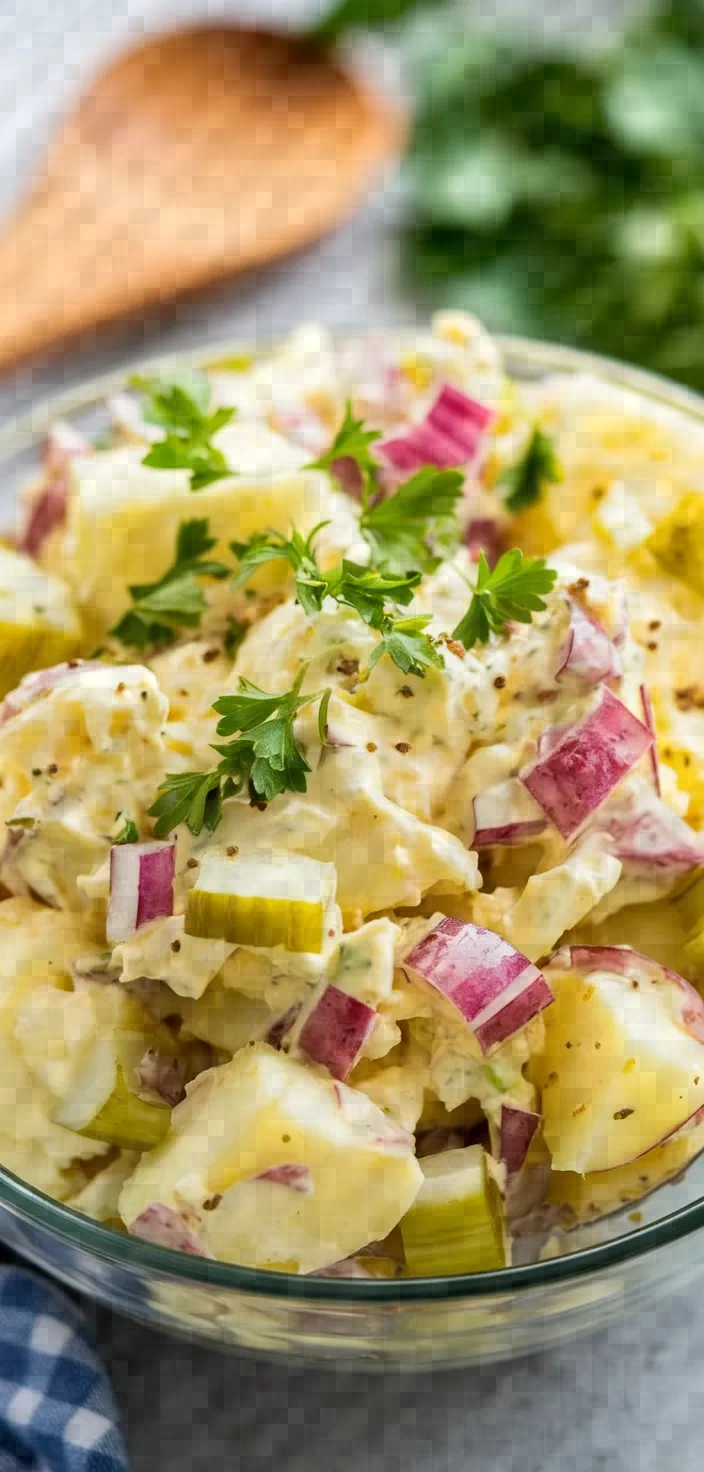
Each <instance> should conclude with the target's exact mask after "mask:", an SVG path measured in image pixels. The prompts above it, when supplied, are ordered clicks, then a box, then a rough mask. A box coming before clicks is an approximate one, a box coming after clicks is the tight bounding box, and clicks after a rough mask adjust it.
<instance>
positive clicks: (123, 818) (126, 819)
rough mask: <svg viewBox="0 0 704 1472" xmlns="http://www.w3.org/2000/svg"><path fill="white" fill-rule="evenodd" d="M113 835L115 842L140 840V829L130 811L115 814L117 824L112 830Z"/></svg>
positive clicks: (135, 841)
mask: <svg viewBox="0 0 704 1472" xmlns="http://www.w3.org/2000/svg"><path fill="white" fill-rule="evenodd" d="M111 837H112V842H113V844H119V843H137V842H138V840H139V830H138V828H137V824H136V823H135V821H134V819H133V818H131V817H130V815H129V813H125V812H119V813H116V814H115V826H114V828H113V830H112V835H111Z"/></svg>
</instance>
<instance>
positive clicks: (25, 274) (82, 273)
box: [0, 181, 154, 369]
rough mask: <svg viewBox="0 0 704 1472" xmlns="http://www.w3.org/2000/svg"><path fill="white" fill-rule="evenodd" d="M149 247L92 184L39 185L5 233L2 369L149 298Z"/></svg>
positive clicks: (0, 291) (0, 247)
mask: <svg viewBox="0 0 704 1472" xmlns="http://www.w3.org/2000/svg"><path fill="white" fill-rule="evenodd" d="M107 188H108V189H109V181H107ZM116 226H117V227H118V228H116ZM141 254H142V252H141V251H140V245H139V243H138V242H136V241H134V240H132V241H130V239H129V237H128V232H127V231H125V230H124V228H123V230H122V232H121V231H120V230H119V222H116V221H115V220H114V219H113V220H112V222H111V225H110V230H109V233H108V232H106V228H105V223H104V220H103V218H101V215H100V212H99V211H98V210H97V209H96V201H95V196H94V194H93V192H92V190H91V189H90V188H88V189H87V190H86V191H85V192H82V191H80V190H79V189H76V188H74V190H73V191H68V190H66V189H65V188H64V189H63V190H62V191H61V193H60V194H59V193H55V192H54V191H52V190H51V189H50V188H47V187H44V188H41V189H38V190H36V191H34V193H33V194H32V195H31V196H30V197H29V198H28V199H27V201H26V202H25V203H24V204H23V205H22V206H21V207H20V209H19V211H18V212H17V214H16V215H15V217H14V219H13V220H12V221H11V222H10V224H9V225H8V226H7V227H6V229H5V231H4V232H3V233H2V234H0V369H3V368H7V367H10V366H11V365H13V364H15V363H18V362H20V361H21V360H22V359H23V358H27V357H29V356H30V355H32V354H34V353H38V352H42V351H45V350H46V349H49V348H53V347H56V346H57V345H58V344H60V343H62V342H64V341H65V340H66V339H67V338H70V337H73V336H74V335H75V334H78V333H80V332H82V331H85V330H86V329H87V328H89V327H91V328H92V327H97V326H98V325H100V324H102V323H105V322H107V321H109V320H110V319H111V318H112V317H115V316H118V315H121V314H122V313H124V312H129V311H131V310H135V309H136V308H137V307H139V306H141V305H143V304H144V300H145V298H144V292H143V290H141V291H140V276H141V273H140V271H139V266H140V265H141ZM135 265H136V266H137V272H136V278H137V279H134V275H133V269H132V270H131V267H132V268H134V267H135ZM131 276H132V277H133V279H132V280H131V279H130V278H131ZM153 297H154V292H152V299H153Z"/></svg>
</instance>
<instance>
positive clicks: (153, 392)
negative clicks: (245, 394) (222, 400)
mask: <svg viewBox="0 0 704 1472" xmlns="http://www.w3.org/2000/svg"><path fill="white" fill-rule="evenodd" d="M130 382H131V386H132V387H133V388H137V389H140V390H141V392H142V393H143V395H144V400H143V404H142V413H143V415H144V418H145V419H146V420H147V423H148V424H155V425H157V426H158V427H159V429H163V430H164V438H163V439H161V440H157V442H156V444H154V445H152V446H151V448H150V449H149V451H148V452H147V454H146V455H145V456H144V460H143V462H142V463H143V464H144V465H149V466H151V467H152V468H153V469H155V470H188V471H190V475H191V490H192V491H202V490H203V488H204V486H209V485H211V484H212V482H213V481H215V480H221V479H222V477H223V476H225V475H234V473H235V472H234V471H233V470H232V469H231V467H230V466H229V465H228V463H227V460H226V458H225V456H224V455H223V453H222V450H219V449H218V448H217V447H216V446H215V445H214V444H213V438H214V436H215V435H216V434H217V432H218V430H220V429H224V427H225V425H226V424H229V423H230V420H231V419H232V417H233V415H234V413H235V410H234V409H216V410H215V412H214V413H212V414H211V413H209V412H208V411H209V405H210V396H211V389H210V384H209V382H208V379H207V378H206V376H205V374H204V373H200V372H198V371H197V370H196V369H194V370H193V371H192V372H190V373H182V374H180V375H179V377H178V378H142V377H139V376H136V377H134V378H132V379H131V380H130Z"/></svg>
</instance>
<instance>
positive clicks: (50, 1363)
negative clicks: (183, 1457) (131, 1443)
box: [0, 1267, 127, 1472]
mask: <svg viewBox="0 0 704 1472" xmlns="http://www.w3.org/2000/svg"><path fill="white" fill-rule="evenodd" d="M0 1472H127V1454H126V1452H125V1446H124V1442H123V1440H122V1434H121V1431H120V1425H119V1417H118V1413H117V1409H116V1406H115V1402H114V1400H113V1396H112V1391H111V1389H110V1386H109V1383H108V1380H107V1376H106V1374H105V1371H104V1369H103V1367H102V1365H101V1363H100V1360H99V1359H98V1356H97V1354H96V1352H95V1349H94V1348H93V1345H92V1343H91V1342H90V1337H89V1334H88V1329H87V1325H86V1323H85V1320H84V1319H83V1316H82V1315H81V1313H80V1310H79V1309H78V1308H76V1307H75V1305H74V1304H73V1303H71V1301H70V1299H68V1298H67V1297H66V1296H65V1294H63V1293H61V1292H60V1291H59V1290H58V1288H54V1287H53V1285H52V1284H50V1283H47V1282H46V1281H45V1280H44V1279H43V1278H40V1277H38V1276H36V1275H35V1274H34V1273H31V1272H28V1271H27V1270H26V1269H25V1268H19V1267H0Z"/></svg>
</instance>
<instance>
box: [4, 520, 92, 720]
mask: <svg viewBox="0 0 704 1472" xmlns="http://www.w3.org/2000/svg"><path fill="white" fill-rule="evenodd" d="M80 642H81V626H80V622H79V619H78V615H77V613H76V609H75V607H74V603H73V599H72V596H71V593H70V591H69V589H68V587H67V585H66V584H65V583H64V582H63V581H62V580H61V579H60V578H56V577H50V576H49V575H48V574H47V573H45V572H44V571H43V569H42V568H40V567H37V565H36V563H34V562H32V561H31V560H30V558H28V557H25V556H23V555H22V554H21V553H18V552H14V551H12V550H10V549H8V548H5V547H2V548H0V696H2V695H6V694H7V692H8V690H12V689H14V687H15V686H16V685H18V684H19V682H20V680H21V679H22V677H23V676H24V675H26V674H28V672H29V671H30V670H36V669H45V668H46V667H47V666H48V665H52V664H58V663H59V662H60V661H61V660H62V659H70V658H71V655H73V654H76V652H77V650H78V648H79V646H80Z"/></svg>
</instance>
